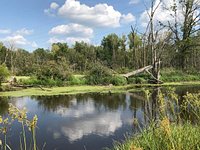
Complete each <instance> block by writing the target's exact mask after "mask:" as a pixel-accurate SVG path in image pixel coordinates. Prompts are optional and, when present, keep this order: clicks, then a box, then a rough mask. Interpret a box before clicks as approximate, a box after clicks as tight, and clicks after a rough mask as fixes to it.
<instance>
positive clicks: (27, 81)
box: [18, 77, 65, 87]
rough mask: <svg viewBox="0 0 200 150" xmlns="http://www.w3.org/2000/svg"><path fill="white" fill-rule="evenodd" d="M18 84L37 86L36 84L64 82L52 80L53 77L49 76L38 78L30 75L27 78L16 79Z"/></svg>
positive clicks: (63, 83) (46, 84)
mask: <svg viewBox="0 0 200 150" xmlns="http://www.w3.org/2000/svg"><path fill="white" fill-rule="evenodd" d="M18 82H19V84H23V85H33V86H37V85H43V86H49V87H52V86H64V85H65V82H63V81H61V80H58V79H57V80H54V79H50V78H43V79H38V78H37V77H31V78H29V79H25V80H23V79H21V80H19V81H18Z"/></svg>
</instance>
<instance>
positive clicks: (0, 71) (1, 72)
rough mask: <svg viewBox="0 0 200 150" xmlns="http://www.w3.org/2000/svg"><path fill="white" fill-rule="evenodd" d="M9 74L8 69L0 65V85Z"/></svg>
mask: <svg viewBox="0 0 200 150" xmlns="http://www.w3.org/2000/svg"><path fill="white" fill-rule="evenodd" d="M8 76H9V71H8V69H7V67H6V65H0V85H1V83H2V82H3V81H5V79H6V78H7V77H8Z"/></svg>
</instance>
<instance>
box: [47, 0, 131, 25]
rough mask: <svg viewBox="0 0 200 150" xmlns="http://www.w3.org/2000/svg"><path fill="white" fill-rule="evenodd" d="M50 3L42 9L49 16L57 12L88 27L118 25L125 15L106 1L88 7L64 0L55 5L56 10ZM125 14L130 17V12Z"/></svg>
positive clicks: (75, 0)
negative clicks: (59, 4) (60, 3)
mask: <svg viewBox="0 0 200 150" xmlns="http://www.w3.org/2000/svg"><path fill="white" fill-rule="evenodd" d="M51 5H52V4H51ZM51 5H50V8H48V9H45V10H44V12H45V13H46V14H48V15H50V16H55V15H56V14H58V15H59V16H62V17H63V18H66V19H67V20H70V21H72V22H75V23H78V24H83V25H86V26H90V27H110V28H114V27H119V26H120V21H121V20H124V17H125V16H126V15H125V14H122V13H120V12H119V11H117V10H115V9H114V8H113V6H110V5H108V4H106V3H100V4H96V5H95V6H92V7H90V6H88V5H86V4H81V3H80V1H78V0H66V1H65V3H64V4H63V5H62V6H61V7H60V8H59V6H57V5H56V9H58V11H57V12H56V11H55V9H53V8H55V6H54V7H53V8H52V6H51ZM131 15H132V14H131ZM127 16H128V17H130V14H128V15H127ZM132 16H133V15H132ZM132 16H131V17H132ZM128 21H129V22H131V21H133V19H132V18H129V20H128Z"/></svg>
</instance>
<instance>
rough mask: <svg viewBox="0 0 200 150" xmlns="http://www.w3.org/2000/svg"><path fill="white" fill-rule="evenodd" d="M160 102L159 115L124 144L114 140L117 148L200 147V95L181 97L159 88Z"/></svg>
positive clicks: (177, 149) (162, 149) (180, 149)
mask: <svg viewBox="0 0 200 150" xmlns="http://www.w3.org/2000/svg"><path fill="white" fill-rule="evenodd" d="M146 97H147V99H148V98H149V92H146ZM157 102H158V105H159V106H158V107H159V108H158V114H159V117H158V118H157V119H156V120H153V121H152V120H150V122H151V123H150V124H149V125H148V126H147V127H146V128H145V129H143V130H142V129H141V131H140V132H139V133H137V134H135V135H133V136H132V137H131V138H127V139H126V141H124V143H115V144H114V149H115V150H200V94H190V93H187V94H186V95H185V96H183V97H182V99H181V100H180V99H178V96H177V95H176V94H175V93H174V92H172V91H171V92H166V93H162V92H161V91H159V92H158V95H157ZM134 120H137V118H134ZM134 122H137V121H134ZM138 126H139V124H138Z"/></svg>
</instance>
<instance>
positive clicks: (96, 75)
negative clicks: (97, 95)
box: [86, 63, 112, 85]
mask: <svg viewBox="0 0 200 150" xmlns="http://www.w3.org/2000/svg"><path fill="white" fill-rule="evenodd" d="M110 78H112V71H111V70H110V69H109V68H107V67H105V66H103V65H101V64H100V63H96V64H94V65H93V66H92V67H91V70H90V71H89V73H88V74H87V75H86V80H87V83H88V84H92V85H98V84H110V83H109V79H110Z"/></svg>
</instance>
